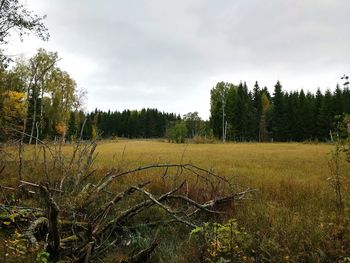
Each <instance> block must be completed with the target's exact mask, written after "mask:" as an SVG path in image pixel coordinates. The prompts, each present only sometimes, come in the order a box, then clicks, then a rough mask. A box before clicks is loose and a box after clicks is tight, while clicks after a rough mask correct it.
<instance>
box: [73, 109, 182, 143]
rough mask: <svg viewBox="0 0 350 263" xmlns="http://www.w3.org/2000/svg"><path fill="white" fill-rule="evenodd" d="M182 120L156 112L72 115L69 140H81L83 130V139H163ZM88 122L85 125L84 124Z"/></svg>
mask: <svg viewBox="0 0 350 263" xmlns="http://www.w3.org/2000/svg"><path fill="white" fill-rule="evenodd" d="M180 120H181V118H180V116H178V115H176V114H174V113H165V112H161V111H158V110H157V109H142V110H140V111H137V110H124V111H122V112H120V111H114V112H111V111H107V112H105V111H100V110H97V109H96V110H95V111H93V112H91V113H88V114H86V115H85V114H84V113H82V112H72V113H71V115H70V119H69V123H68V136H69V137H70V138H72V137H76V136H79V134H78V133H79V131H80V130H81V129H83V132H82V135H83V138H84V139H91V138H93V139H95V138H97V137H100V138H112V137H126V138H160V137H164V136H165V133H166V130H167V128H168V127H169V126H170V125H172V124H174V123H175V122H177V121H180ZM84 122H85V123H84Z"/></svg>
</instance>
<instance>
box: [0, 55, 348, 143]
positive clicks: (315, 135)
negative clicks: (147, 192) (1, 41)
mask: <svg viewBox="0 0 350 263" xmlns="http://www.w3.org/2000/svg"><path fill="white" fill-rule="evenodd" d="M58 60H59V59H58V55H57V53H54V52H48V51H46V50H44V49H39V50H38V52H37V54H36V55H34V56H33V57H32V58H30V59H28V60H25V59H19V60H17V61H15V62H14V63H12V67H5V66H4V65H5V64H3V66H2V67H1V68H0V93H1V98H0V113H1V115H0V124H1V127H5V128H6V129H5V130H2V131H1V134H0V136H1V139H2V140H6V139H8V137H16V133H15V132H14V131H16V130H17V131H21V132H25V133H27V134H28V135H29V136H27V138H29V139H28V142H29V143H32V141H33V140H34V139H35V138H39V139H54V138H55V137H62V136H63V137H64V138H66V139H67V140H71V139H74V138H77V137H78V136H82V138H83V139H91V138H111V137H126V138H162V137H169V136H170V137H171V134H174V133H177V135H176V136H177V137H179V139H175V140H174V141H177V142H183V141H184V139H183V138H184V137H187V138H193V137H195V136H206V137H212V136H214V137H216V138H219V139H222V138H223V136H225V138H226V139H227V140H231V141H305V140H320V141H326V140H330V139H331V131H334V130H335V128H336V126H337V123H338V122H339V121H343V119H344V117H345V115H346V114H348V113H350V90H349V87H348V85H347V84H346V83H345V84H346V85H344V86H343V87H341V86H340V85H337V86H336V88H335V90H334V91H330V90H326V91H325V92H324V93H322V92H321V91H320V89H318V90H317V92H316V93H315V94H312V93H310V92H305V91H304V90H300V91H290V92H286V91H283V89H282V85H281V83H280V82H277V83H276V85H275V86H274V91H273V94H270V92H269V90H268V89H267V88H266V87H264V88H260V87H259V84H258V82H256V83H255V85H254V87H253V89H252V90H249V89H248V87H247V85H246V83H240V84H239V85H234V84H232V83H225V82H219V83H217V85H216V86H215V87H214V88H213V89H212V90H211V105H210V113H211V117H210V121H209V122H207V121H203V120H202V119H201V118H200V117H199V115H198V112H190V113H188V114H185V115H184V116H182V117H181V116H180V115H177V114H175V113H165V112H161V111H159V110H157V109H156V108H154V109H142V110H140V111H137V110H124V111H122V112H120V111H107V112H106V111H101V110H98V109H96V110H95V111H93V112H90V113H87V112H84V111H83V107H82V106H83V104H84V99H85V97H86V92H85V91H81V90H79V89H78V88H77V85H76V83H75V81H74V80H73V78H72V77H71V76H70V75H69V74H68V73H67V72H65V71H63V70H61V69H60V68H59V67H58V66H57V62H58ZM223 116H224V120H223ZM174 129H175V131H174ZM223 131H224V132H223ZM18 136H20V135H19V133H18V134H17V137H18ZM174 136H175V135H174ZM176 136H175V137H176Z"/></svg>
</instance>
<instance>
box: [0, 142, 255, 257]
mask: <svg viewBox="0 0 350 263" xmlns="http://www.w3.org/2000/svg"><path fill="white" fill-rule="evenodd" d="M96 146H97V145H96V143H95V142H88V143H83V142H81V141H79V142H78V143H76V144H74V145H73V150H72V151H71V152H70V153H69V154H66V156H65V154H63V152H64V151H63V149H62V145H54V146H48V145H42V151H41V153H42V156H41V157H40V156H39V157H38V156H35V158H36V165H37V166H40V165H39V164H41V168H42V170H43V171H44V172H43V175H42V176H41V178H38V179H37V181H36V182H30V181H29V180H22V178H21V180H19V184H18V187H17V188H15V187H8V186H4V187H2V189H3V190H4V191H9V192H11V191H19V189H21V190H20V192H21V193H22V195H21V198H29V199H32V202H31V203H32V204H35V205H32V206H31V207H26V208H25V209H27V210H26V211H29V212H28V213H26V214H25V216H26V217H27V218H30V220H29V223H27V224H24V226H23V224H22V226H21V227H22V229H24V230H22V231H23V233H24V235H25V236H26V238H27V239H28V240H29V241H30V243H31V244H36V243H41V244H44V245H45V248H46V251H47V252H48V253H49V254H50V258H51V260H53V261H57V260H60V259H64V260H69V261H72V262H90V261H96V260H98V259H99V258H101V257H103V256H104V255H105V253H106V252H107V251H110V250H116V249H118V248H120V247H122V246H123V244H125V243H126V240H127V239H128V237H129V233H130V232H132V231H135V229H137V228H138V227H139V226H140V225H147V226H149V227H159V226H161V225H164V224H173V223H179V224H183V225H184V226H185V227H187V228H189V230H190V229H193V228H196V227H197V226H200V225H201V220H200V218H201V217H203V216H209V215H219V214H222V213H223V212H222V209H220V207H221V206H222V205H225V204H228V203H232V202H235V201H239V200H242V199H244V198H246V197H247V195H248V194H249V193H250V192H252V191H253V190H252V189H245V190H243V191H239V192H236V191H234V186H233V185H232V183H231V182H230V180H228V179H227V178H225V177H224V176H219V175H217V174H215V173H214V172H213V171H210V170H207V169H203V168H201V167H198V166H195V165H192V164H153V165H147V166H140V167H137V168H134V169H130V170H124V169H123V168H122V167H118V168H113V169H111V170H109V171H107V172H105V173H104V174H103V175H99V174H98V172H97V171H96V170H95V169H94V168H93V162H94V160H95V159H96V156H97V154H96V153H95V151H96ZM47 153H49V156H46V155H47ZM67 156H68V157H67ZM38 169H39V168H38ZM22 170H23V167H22ZM25 176H26V174H25V172H23V177H25ZM23 193H25V195H23ZM11 209H12V211H13V209H15V210H16V209H17V210H18V209H20V208H19V207H18V206H15V207H13V206H12V207H11V206H10V204H4V205H2V206H1V207H0V210H2V211H4V212H8V211H10V210H11ZM150 209H153V210H152V211H153V212H152V213H154V211H156V212H157V214H156V215H154V214H152V216H149V215H150V212H149V211H150ZM5 214H6V213H5ZM7 217H8V216H7ZM140 217H141V218H143V219H142V220H141V219H140ZM20 218H21V216H18V217H17V218H16V219H15V220H13V221H15V222H16V225H17V226H18V225H21V224H20V222H21V219H20ZM144 218H146V219H144ZM6 220H8V218H6V216H5V217H3V218H0V221H2V222H4V221H6ZM160 242H161V241H160V240H155V241H154V242H153V243H152V244H151V246H150V247H149V248H146V249H144V250H142V251H140V252H139V253H136V254H135V255H133V256H131V257H130V258H129V259H124V262H143V261H142V260H144V259H145V258H148V257H149V255H150V254H151V253H152V252H153V251H154V249H155V248H156V247H157V246H158V244H159V243H160Z"/></svg>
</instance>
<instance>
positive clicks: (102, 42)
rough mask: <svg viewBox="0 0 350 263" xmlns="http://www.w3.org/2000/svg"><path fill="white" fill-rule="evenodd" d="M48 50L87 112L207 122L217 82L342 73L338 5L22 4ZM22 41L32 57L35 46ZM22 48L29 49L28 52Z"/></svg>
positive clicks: (301, 80) (321, 80) (314, 82)
mask: <svg viewBox="0 0 350 263" xmlns="http://www.w3.org/2000/svg"><path fill="white" fill-rule="evenodd" d="M27 4H28V5H29V7H30V8H33V9H35V10H36V12H39V13H42V14H47V15H48V18H47V25H48V27H49V30H50V32H51V35H52V39H51V41H50V42H49V43H48V44H44V46H46V47H47V48H50V49H54V50H57V51H58V52H59V54H60V56H61V57H62V58H63V62H62V63H63V65H64V66H65V67H66V69H67V70H68V71H69V72H71V74H72V75H73V77H74V78H75V79H76V80H77V82H78V84H79V85H80V86H83V87H85V88H86V89H87V90H88V93H89V96H88V97H89V100H88V107H89V109H93V108H95V107H98V108H103V109H107V108H111V109H112V110H113V109H119V110H121V109H123V108H142V107H157V108H160V109H161V110H165V111H176V112H178V113H181V114H183V113H186V112H188V111H195V110H198V111H200V113H201V115H202V116H203V117H204V118H207V117H208V116H209V91H210V89H211V87H212V86H214V85H215V84H216V81H220V80H224V81H232V82H239V81H240V80H246V81H247V82H248V84H251V83H253V82H254V81H255V80H259V81H260V83H261V84H262V85H268V86H269V87H270V88H272V85H273V84H274V83H275V82H276V81H277V79H280V80H281V82H282V84H284V86H285V88H286V89H300V88H301V87H303V88H305V89H309V90H315V89H316V88H317V87H318V86H321V87H323V88H324V89H325V88H327V87H330V88H333V87H334V86H335V84H336V82H337V80H338V78H339V76H340V75H341V74H343V73H349V71H350V69H349V68H350V67H349V66H350V62H349V60H348V59H347V54H346V53H347V51H348V47H349V44H350V27H349V26H348V25H349V24H350V16H349V12H348V10H350V2H349V1H347V0H318V1H315V0H285V1H280V0H269V1H261V0H250V1H247V0H236V1H229V0H221V1H209V0H179V1H164V0H138V1H136V0H130V1H107V0H101V1H93V0H85V1H82V0H80V1H78V0H75V1H68V0H59V1H58V0H55V1H54V0H51V1H47V0H46V1H45V0H31V1H30V3H29V1H28V2H27ZM29 43H30V44H28V43H26V45H27V47H28V46H30V48H31V49H33V50H35V49H36V48H37V47H39V46H38V45H41V46H43V43H39V42H38V41H32V42H29ZM28 48H29V47H28Z"/></svg>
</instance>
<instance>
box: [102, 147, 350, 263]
mask: <svg viewBox="0 0 350 263" xmlns="http://www.w3.org/2000/svg"><path fill="white" fill-rule="evenodd" d="M97 150H98V152H99V155H98V158H97V165H98V166H107V167H110V166H113V164H115V163H120V162H122V163H123V165H125V166H128V167H135V166H139V165H144V164H151V163H180V162H181V163H193V164H195V165H198V166H201V167H203V168H206V169H210V168H212V169H214V171H215V172H216V173H217V174H220V175H224V176H226V177H228V178H230V177H232V179H233V180H234V181H235V182H237V183H238V184H240V185H244V186H249V187H253V188H256V189H258V191H257V195H256V200H253V201H247V202H246V203H245V204H243V205H241V206H240V207H239V208H238V209H235V211H234V213H233V214H232V217H234V218H236V219H238V222H239V224H240V225H241V226H243V227H244V228H245V229H247V230H248V232H249V233H252V235H253V236H254V237H255V241H256V242H258V244H255V246H257V247H259V248H260V249H261V251H260V253H261V260H263V258H264V257H265V260H268V261H269V260H274V261H275V262H279V261H294V262H301V261H305V262H318V261H321V262H322V261H323V262H327V261H329V262H331V261H332V260H334V258H336V257H337V256H340V255H344V253H349V248H345V247H347V246H349V245H350V243H349V233H350V225H349V210H347V209H346V211H345V215H344V217H341V218H340V217H338V216H337V215H336V212H335V211H336V209H335V205H334V194H333V189H332V188H331V187H330V182H329V180H327V178H329V177H330V167H329V161H330V159H331V152H332V150H334V146H332V145H330V144H302V143H273V144H271V143H266V144H263V143H259V144H258V143H227V144H188V145H184V144H170V143H164V142H157V141H132V140H131V141H122V140H121V141H119V142H109V143H101V144H100V145H99V146H98V149H97ZM348 166H349V165H347V164H346V163H345V162H341V171H342V174H343V175H344V176H345V180H344V188H343V191H344V197H345V201H347V198H348V196H347V190H346V189H349V188H348V183H349V181H348V180H346V176H347V175H349V174H350V172H349V171H350V169H349V167H348ZM264 253H265V254H264ZM330 256H333V257H334V258H333V259H330Z"/></svg>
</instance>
